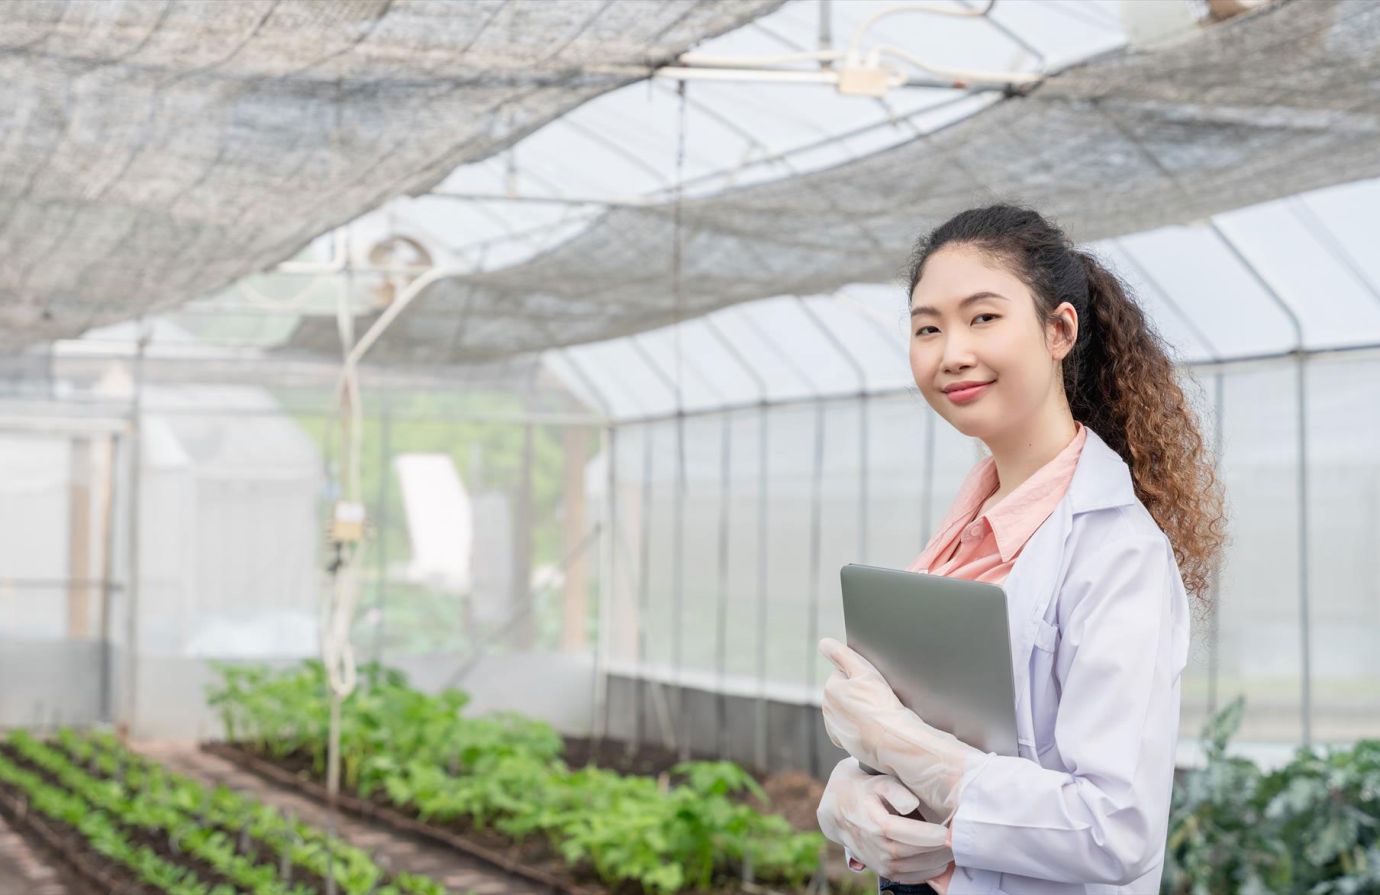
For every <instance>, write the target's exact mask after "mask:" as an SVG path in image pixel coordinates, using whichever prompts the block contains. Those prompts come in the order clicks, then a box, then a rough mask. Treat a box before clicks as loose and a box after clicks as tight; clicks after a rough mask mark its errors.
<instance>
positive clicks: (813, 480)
mask: <svg viewBox="0 0 1380 895" xmlns="http://www.w3.org/2000/svg"><path fill="white" fill-rule="evenodd" d="M823 477H824V405H823V404H819V403H817V404H815V462H814V470H813V472H812V474H811V477H810V565H809V569H810V582H809V587H808V593H809V618H808V620H807V630H808V631H809V634H807V635H806V644H805V688H806V690H810V691H813V690H814V686H815V665H816V663H817V661H818V660H817V659H816V657H815V656H816V649H815V646H816V643H817V642H818V640H819V572H820V570H819V561H820V544H819V540H820V522H821V520H820V490H821V488H820V485H821V480H822V479H823ZM800 717H801V720H802V722H803V725H804V730H803V731H802V732H803V733H804V735H805V747H806V750H807V751H806V754H807V756H808V760H809V763H808V765H807V766H806V769H807V770H808V771H809V772H810V773H811V774H815V773H818V772H819V769H818V765H819V740H818V738H817V737H816V736H815V725H814V715H813V713H811V712H809V711H802V712H801V713H800Z"/></svg>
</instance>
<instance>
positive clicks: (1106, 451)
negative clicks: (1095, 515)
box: [1066, 423, 1138, 516]
mask: <svg viewBox="0 0 1380 895" xmlns="http://www.w3.org/2000/svg"><path fill="white" fill-rule="evenodd" d="M1083 427H1084V428H1085V429H1087V430H1088V440H1087V441H1086V442H1084V444H1083V452H1082V453H1081V454H1079V456H1078V466H1077V468H1076V469H1074V471H1073V478H1072V479H1071V480H1070V481H1069V490H1068V493H1067V495H1066V497H1067V499H1068V504H1069V507H1068V508H1069V513H1070V514H1071V515H1075V516H1076V515H1078V514H1079V513H1087V512H1090V511H1092V510H1105V509H1109V508H1111V507H1121V506H1126V505H1127V504H1133V503H1135V502H1136V501H1137V500H1138V498H1137V497H1136V488H1135V484H1134V483H1133V481H1132V479H1131V468H1130V467H1129V466H1127V465H1126V461H1125V460H1123V459H1121V455H1120V454H1118V453H1117V452H1116V451H1114V450H1112V448H1111V446H1110V445H1108V444H1107V442H1105V441H1103V440H1102V436H1100V435H1098V434H1097V431H1096V430H1094V429H1093V428H1092V427H1091V426H1089V425H1088V424H1087V423H1084V424H1083Z"/></svg>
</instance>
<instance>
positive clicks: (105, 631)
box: [100, 434, 120, 721]
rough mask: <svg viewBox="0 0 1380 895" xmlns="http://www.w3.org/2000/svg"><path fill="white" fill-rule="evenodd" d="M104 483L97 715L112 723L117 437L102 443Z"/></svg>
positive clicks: (110, 436) (114, 436) (109, 437)
mask: <svg viewBox="0 0 1380 895" xmlns="http://www.w3.org/2000/svg"><path fill="white" fill-rule="evenodd" d="M104 445H105V448H104V452H105V482H104V483H103V485H102V488H101V493H102V495H103V499H102V506H101V525H102V537H101V713H100V719H101V720H102V721H110V720H112V713H113V712H114V709H113V707H112V705H111V695H110V683H111V681H110V679H111V676H112V675H113V674H114V671H115V669H114V668H113V667H112V666H111V658H112V655H111V649H110V636H111V629H110V606H111V603H112V602H114V601H113V600H112V599H111V597H112V591H113V590H114V581H113V580H112V579H113V576H114V574H115V568H114V565H115V495H116V488H115V477H116V470H117V463H118V459H119V456H120V452H119V448H118V445H119V436H118V435H114V434H112V435H109V436H107V437H106V439H105V442H104Z"/></svg>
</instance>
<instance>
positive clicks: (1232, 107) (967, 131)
mask: <svg viewBox="0 0 1380 895" xmlns="http://www.w3.org/2000/svg"><path fill="white" fill-rule="evenodd" d="M691 89H692V90H693V85H691ZM1377 146H1380V4H1377V3H1373V2H1368V0H1293V2H1287V3H1282V4H1279V5H1276V6H1270V7H1265V8H1263V9H1261V10H1259V11H1256V12H1254V13H1250V14H1246V15H1242V16H1239V17H1237V18H1234V19H1231V20H1228V21H1226V22H1224V23H1221V24H1218V25H1215V26H1212V27H1210V28H1208V29H1206V31H1205V33H1203V34H1202V35H1201V36H1199V37H1197V38H1195V39H1192V40H1189V41H1187V42H1184V43H1180V44H1176V45H1172V46H1166V47H1162V48H1158V49H1145V50H1137V51H1132V50H1123V51H1119V52H1116V53H1113V54H1110V55H1107V56H1104V57H1101V58H1098V59H1096V60H1093V61H1090V62H1088V63H1086V64H1083V65H1081V66H1077V67H1074V68H1071V69H1069V70H1066V71H1064V72H1062V73H1059V74H1056V75H1053V76H1051V77H1050V78H1049V79H1048V80H1047V81H1046V82H1045V83H1043V84H1042V85H1040V86H1039V87H1037V88H1036V89H1034V90H1033V91H1032V92H1030V93H1029V94H1028V95H1025V96H1016V97H1012V98H1008V99H1004V100H1003V101H1001V102H999V103H997V104H994V105H992V106H989V107H988V108H987V109H985V110H983V111H980V112H977V113H975V114H974V115H972V116H971V117H969V118H966V119H964V120H962V121H960V122H958V123H956V124H953V125H950V126H948V127H946V128H943V129H941V130H938V131H936V132H933V133H930V134H928V135H925V136H921V137H917V138H916V139H914V140H912V141H910V142H907V143H905V144H902V145H899V146H896V147H893V148H891V149H888V150H885V151H881V152H878V153H875V154H873V155H870V156H867V157H864V158H861V159H859V160H856V161H852V162H848V163H845V164H841V165H838V166H835V167H831V168H827V169H824V170H820V171H816V172H812V173H809V174H805V175H802V176H797V177H790V178H787V179H782V180H777V181H772V182H767V183H760V184H755V185H751V186H746V187H742V188H739V189H734V190H730V191H727V192H724V193H720V194H716V195H714V196H712V197H708V198H700V199H694V200H687V201H685V202H684V203H683V204H682V207H681V214H682V219H681V225H682V231H681V232H682V237H681V238H682V269H683V278H682V280H681V283H680V288H679V292H677V289H676V288H675V286H676V284H675V283H674V282H673V279H674V278H673V271H672V241H673V217H674V211H675V207H674V204H673V203H666V204H661V205H655V206H649V207H648V206H643V207H620V208H617V209H614V210H612V211H609V212H608V213H607V214H604V215H603V216H601V217H600V218H598V219H596V221H595V222H594V223H593V224H592V225H591V226H590V227H589V228H588V229H587V230H585V231H583V232H582V233H580V234H579V235H577V236H575V237H574V238H572V239H570V240H569V241H567V242H565V243H563V244H561V245H560V246H558V247H556V248H554V249H552V250H550V251H548V252H546V253H544V254H541V255H539V256H537V257H535V258H533V259H531V260H529V261H527V262H525V263H522V264H519V265H516V266H513V267H509V268H505V269H502V270H497V271H493V272H486V273H482V274H477V275H472V276H464V277H457V278H453V279H446V280H442V281H440V282H437V283H436V284H434V285H432V286H430V287H428V288H427V289H426V291H424V292H423V293H422V294H421V295H420V296H419V297H418V298H417V300H416V301H414V302H413V304H412V305H411V306H410V307H409V308H408V309H407V311H406V312H405V313H404V314H403V315H402V316H401V317H400V318H399V319H398V320H397V321H396V322H395V323H394V324H393V326H392V327H391V328H390V329H389V330H388V331H387V332H386V333H385V334H384V336H383V338H382V339H381V340H380V341H379V343H378V344H377V345H376V346H375V347H374V348H373V350H372V352H371V354H370V359H371V361H375V362H389V361H392V362H401V361H411V362H416V363H429V362H442V361H450V362H461V361H466V360H473V359H480V358H487V357H495V356H500V355H503V354H508V353H513V352H520V351H526V350H533V349H539V348H546V347H552V346H559V345H567V344H575V343H580V342H586V341H592V340H598V339H605V338H610V337H614V336H618V335H625V334H629V333H634V332H639V331H642V330H646V329H651V328H654V327H658V326H663V325H666V324H668V323H671V322H673V320H675V319H680V318H683V317H691V316H695V315H698V314H704V313H708V312H709V311H712V310H715V309H717V308H721V307H724V306H727V305H730V304H734V303H736V302H742V301H747V300H750V299H756V298H762V297H767V296H772V295H782V294H815V293H821V292H826V291H829V290H831V289H834V288H837V287H839V286H842V285H844V284H847V283H852V282H890V281H892V280H893V279H894V278H896V276H897V275H898V274H899V272H900V270H901V267H902V265H903V264H904V263H905V260H906V257H907V255H908V253H909V251H910V249H911V245H912V243H913V241H914V240H915V238H916V237H917V236H918V235H919V234H920V233H921V232H922V231H924V230H926V229H928V228H930V227H933V226H935V225H936V224H938V223H939V222H941V221H942V220H944V219H945V218H947V217H948V216H950V215H952V214H953V213H955V212H957V211H959V210H961V209H962V208H964V207H967V206H969V205H972V204H973V203H975V202H980V201H984V200H990V199H994V198H1003V199H1018V200H1023V201H1028V202H1032V203H1035V204H1036V205H1037V206H1038V207H1039V208H1040V209H1041V210H1042V211H1044V212H1046V213H1048V214H1050V215H1052V216H1053V217H1055V218H1056V219H1058V220H1059V221H1060V222H1061V223H1062V224H1063V225H1064V226H1065V228H1066V229H1067V230H1068V231H1069V232H1070V234H1071V235H1072V236H1073V237H1074V238H1075V239H1078V240H1080V241H1086V240H1095V239H1102V238H1107V237H1111V236H1117V235H1122V234H1128V233H1134V232H1140V231H1144V230H1149V229H1152V228H1155V227H1160V226H1164V225H1167V224H1172V223H1182V222H1187V221H1191V220H1193V219H1195V218H1200V217H1203V216H1206V215H1210V214H1215V213H1219V212H1223V211H1227V210H1230V209H1233V208H1238V207H1242V206H1246V205H1251V204H1255V203H1258V202H1263V201H1267V200H1269V199H1274V198H1278V197H1281V196H1287V195H1293V194H1296V193H1300V192H1303V191H1305V190H1310V189H1315V188H1319V187H1323V186H1328V185H1332V184H1337V183H1343V182H1348V181H1353V180H1359V179H1362V178H1367V177H1373V176H1376V175H1377V174H1380V149H1377ZM677 295H678V298H677ZM370 322H372V321H371V320H365V321H364V322H362V323H361V324H360V325H359V328H360V329H361V330H362V329H363V328H364V327H367V326H368V325H369V323H370ZM338 346H339V341H338V337H337V335H336V327H335V323H334V321H327V320H305V321H303V323H302V324H301V326H300V327H299V329H298V330H297V332H296V333H295V335H294V337H293V338H292V340H291V343H290V345H289V346H288V350H290V351H305V352H313V353H321V354H333V353H338V351H339V347H338Z"/></svg>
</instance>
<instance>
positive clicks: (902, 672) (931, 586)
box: [839, 563, 1017, 773]
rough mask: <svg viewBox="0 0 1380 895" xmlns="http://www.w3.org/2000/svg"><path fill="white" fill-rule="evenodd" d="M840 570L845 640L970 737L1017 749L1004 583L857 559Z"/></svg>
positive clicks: (1002, 749)
mask: <svg viewBox="0 0 1380 895" xmlns="http://www.w3.org/2000/svg"><path fill="white" fill-rule="evenodd" d="M839 576H840V579H841V580H842V583H843V623H844V627H845V629H846V630H847V638H848V646H849V647H850V648H851V649H853V650H854V651H856V652H858V653H860V654H861V655H863V656H864V657H866V658H867V660H868V661H869V662H871V663H872V664H873V665H875V666H877V670H878V671H880V672H881V673H882V677H884V678H886V682H887V683H888V684H890V685H891V689H892V691H893V692H895V693H896V696H897V697H898V698H899V699H900V700H901V703H902V704H903V705H904V706H905V707H906V708H908V709H910V710H912V711H913V712H915V713H916V714H917V715H919V716H920V717H921V718H923V719H924V720H925V722H926V723H928V724H930V725H932V726H934V727H937V728H939V729H940V730H944V731H948V732H949V733H952V734H953V735H954V736H956V737H958V738H959V739H960V740H962V741H963V742H965V743H967V744H969V745H970V746H976V747H977V748H979V749H981V750H982V751H984V752H995V753H997V754H998V755H1013V756H1014V755H1016V754H1017V752H1016V700H1015V684H1014V683H1013V681H1012V674H1011V634H1010V628H1009V626H1008V622H1007V616H1006V591H1004V590H1002V589H1001V587H1000V586H998V585H995V584H983V583H981V582H977V581H964V580H962V579H957V578H944V577H942V576H940V575H925V574H921V573H918V572H906V571H903V570H899V569H883V568H880V567H878V566H865V565H860V564H858V563H849V564H848V565H845V566H844V567H843V568H842V569H840V570H839ZM869 770H871V769H870V768H869ZM874 773H875V772H874Z"/></svg>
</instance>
